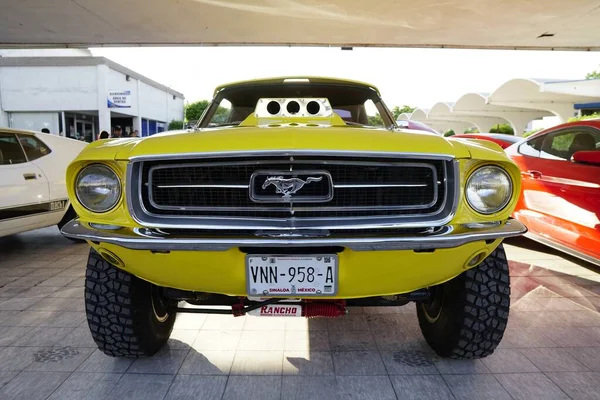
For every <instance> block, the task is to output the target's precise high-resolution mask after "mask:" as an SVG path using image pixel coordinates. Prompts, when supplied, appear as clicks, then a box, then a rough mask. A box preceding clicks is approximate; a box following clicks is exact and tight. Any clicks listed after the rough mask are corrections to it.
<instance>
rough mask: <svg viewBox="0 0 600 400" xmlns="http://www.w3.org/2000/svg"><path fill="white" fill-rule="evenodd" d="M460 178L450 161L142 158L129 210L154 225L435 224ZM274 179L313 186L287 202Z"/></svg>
mask: <svg viewBox="0 0 600 400" xmlns="http://www.w3.org/2000/svg"><path fill="white" fill-rule="evenodd" d="M257 174H258V175H257ZM454 175H455V166H454V162H453V161H452V160H451V159H448V158H440V159H436V158H419V157H406V156H403V155H402V154H399V155H390V154H385V155H382V154H378V153H367V154H363V153H354V154H348V155H343V156H342V155H337V154H335V155H331V154H318V153H316V154H294V153H286V154H281V155H273V154H271V153H265V154H263V155H261V154H257V155H252V156H243V155H237V156H236V155H233V154H227V155H226V156H219V155H215V156H214V157H202V158H200V157H198V158H187V159H162V160H161V159H156V160H143V161H136V162H133V163H132V164H131V165H130V182H131V183H132V184H131V185H129V189H130V190H131V194H130V196H129V198H130V204H129V205H130V211H131V212H132V214H133V215H134V217H135V218H136V219H138V221H140V222H141V223H143V224H144V225H146V226H156V227H160V226H162V227H173V226H195V227H201V228H214V229H218V228H224V229H227V228H232V227H233V228H236V229H241V227H248V226H250V227H251V228H261V229H286V228H288V229H289V228H314V227H327V229H343V228H345V227H348V226H353V225H361V226H365V225H369V226H380V225H382V224H388V225H389V224H393V226H399V224H409V225H407V226H432V223H434V222H439V221H441V220H443V219H445V218H447V217H448V216H449V215H450V214H451V212H452V210H453V205H454V203H455V197H456V196H455V187H454V186H455V185H454V184H455V179H454ZM253 176H254V177H255V178H254V179H252V177H253ZM269 177H276V178H280V179H279V180H281V179H283V180H292V179H298V180H300V181H301V182H308V183H304V186H301V188H300V189H299V190H298V191H297V192H296V193H294V194H293V195H291V196H289V198H286V196H284V195H283V194H282V193H281V192H280V193H277V191H278V187H275V186H274V185H266V184H265V181H266V180H267V178H269ZM309 178H310V179H309ZM257 193H258V195H257ZM295 199H296V201H295ZM300 199H302V200H301V201H300Z"/></svg>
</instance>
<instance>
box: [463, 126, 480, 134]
mask: <svg viewBox="0 0 600 400" xmlns="http://www.w3.org/2000/svg"><path fill="white" fill-rule="evenodd" d="M463 133H479V129H477V127H475V126H472V127H470V128H469V129H466V130H465V131H464V132H463Z"/></svg>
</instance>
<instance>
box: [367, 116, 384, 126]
mask: <svg viewBox="0 0 600 400" xmlns="http://www.w3.org/2000/svg"><path fill="white" fill-rule="evenodd" d="M369 125H371V126H383V118H381V115H379V113H377V114H375V115H370V116H369Z"/></svg>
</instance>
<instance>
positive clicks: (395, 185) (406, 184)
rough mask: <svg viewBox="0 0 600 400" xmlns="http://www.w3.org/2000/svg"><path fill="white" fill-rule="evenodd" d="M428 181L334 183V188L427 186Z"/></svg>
mask: <svg viewBox="0 0 600 400" xmlns="http://www.w3.org/2000/svg"><path fill="white" fill-rule="evenodd" d="M426 186H427V184H426V183H388V184H386V183H384V184H381V185H371V184H356V185H333V188H334V189H360V188H392V187H426Z"/></svg>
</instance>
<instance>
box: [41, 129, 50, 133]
mask: <svg viewBox="0 0 600 400" xmlns="http://www.w3.org/2000/svg"><path fill="white" fill-rule="evenodd" d="M42 133H50V129H48V128H42Z"/></svg>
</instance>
